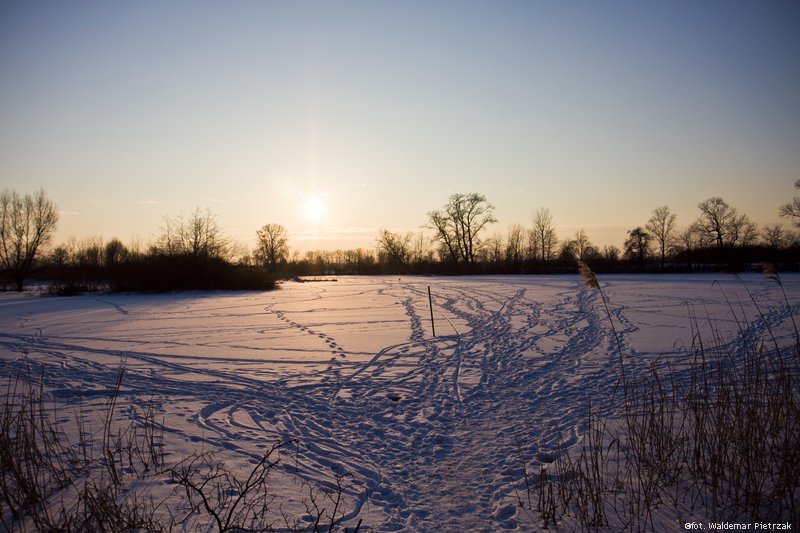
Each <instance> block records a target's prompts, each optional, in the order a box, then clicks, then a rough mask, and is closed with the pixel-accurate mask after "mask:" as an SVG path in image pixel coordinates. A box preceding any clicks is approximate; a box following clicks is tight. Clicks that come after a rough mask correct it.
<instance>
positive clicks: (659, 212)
mask: <svg viewBox="0 0 800 533" xmlns="http://www.w3.org/2000/svg"><path fill="white" fill-rule="evenodd" d="M677 218H678V215H676V214H675V213H673V212H672V211H670V209H669V207H667V206H665V205H664V206H661V207H657V208H655V209H653V213H652V215H651V216H650V219H649V220H648V221H647V225H646V226H645V229H646V230H647V232H648V233H650V236H651V237H652V238H653V240H654V241H655V243H656V246H658V251H659V255H660V256H661V269H662V270H663V269H664V262H665V261H666V256H667V251H668V250H669V249H670V248H671V247H672V245H673V242H674V240H675V221H676V220H677Z"/></svg>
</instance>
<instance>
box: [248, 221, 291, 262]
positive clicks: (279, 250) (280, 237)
mask: <svg viewBox="0 0 800 533" xmlns="http://www.w3.org/2000/svg"><path fill="white" fill-rule="evenodd" d="M256 236H257V237H258V242H257V244H256V251H255V253H254V255H255V258H256V260H257V261H258V262H259V263H261V264H262V265H263V266H265V267H274V266H275V265H277V264H278V263H284V262H286V258H287V257H288V256H289V236H288V234H287V232H286V228H284V227H283V226H281V225H280V224H265V225H264V226H262V227H261V229H258V230H256Z"/></svg>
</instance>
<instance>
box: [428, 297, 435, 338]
mask: <svg viewBox="0 0 800 533" xmlns="http://www.w3.org/2000/svg"><path fill="white" fill-rule="evenodd" d="M428 306H429V307H430V310H431V329H432V330H433V336H434V337H435V336H436V324H434V323H433V299H432V298H431V286H430V285H428Z"/></svg>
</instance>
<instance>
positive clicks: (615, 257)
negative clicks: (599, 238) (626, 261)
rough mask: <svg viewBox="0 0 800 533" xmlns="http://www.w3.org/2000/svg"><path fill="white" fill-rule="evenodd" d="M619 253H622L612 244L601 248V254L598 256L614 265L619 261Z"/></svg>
mask: <svg viewBox="0 0 800 533" xmlns="http://www.w3.org/2000/svg"><path fill="white" fill-rule="evenodd" d="M621 253H622V252H620V250H619V248H617V247H616V246H614V245H613V244H611V245H609V244H607V245H605V246H603V250H602V252H600V255H601V256H602V258H603V259H605V260H606V261H608V262H609V263H616V262H617V261H619V256H620V255H621Z"/></svg>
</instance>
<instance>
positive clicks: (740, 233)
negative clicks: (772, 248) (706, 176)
mask: <svg viewBox="0 0 800 533" xmlns="http://www.w3.org/2000/svg"><path fill="white" fill-rule="evenodd" d="M697 207H698V209H700V217H699V218H698V219H697V220H696V221H695V222H694V224H692V227H693V230H694V231H697V232H699V233H702V234H704V235H706V236H708V237H709V238H710V239H711V240H712V241H713V242H714V244H715V245H716V247H717V249H722V248H723V247H725V246H736V245H737V244H751V243H753V242H754V241H755V239H756V237H757V235H758V226H757V225H756V224H755V223H754V222H752V221H751V220H750V218H749V217H748V216H747V215H745V214H740V213H739V211H737V209H736V208H735V207H731V206H730V205H728V204H727V203H726V202H725V201H724V200H723V199H722V198H719V197H713V198H709V199H708V200H705V201H704V202H700V203H699V204H697Z"/></svg>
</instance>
